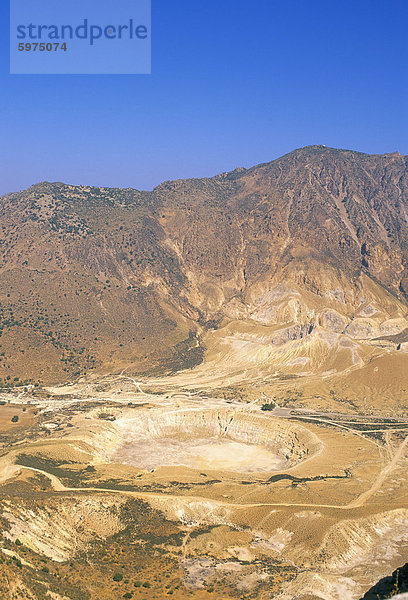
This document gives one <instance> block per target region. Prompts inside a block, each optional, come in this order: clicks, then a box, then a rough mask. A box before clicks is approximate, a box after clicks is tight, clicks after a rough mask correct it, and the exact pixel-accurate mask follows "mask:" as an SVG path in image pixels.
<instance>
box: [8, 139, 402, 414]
mask: <svg viewBox="0 0 408 600" xmlns="http://www.w3.org/2000/svg"><path fill="white" fill-rule="evenodd" d="M0 250H1V252H0V328H1V337H0V345H1V347H0V379H1V380H3V383H2V385H4V386H9V387H11V386H16V385H20V384H26V385H27V383H29V382H32V383H37V384H41V383H46V384H47V383H48V384H49V383H62V382H64V381H72V380H73V379H75V378H78V377H84V376H86V377H90V376H91V375H93V374H94V375H96V376H98V377H99V376H101V375H103V374H106V373H112V372H118V373H119V372H121V371H122V370H124V369H126V372H127V373H129V374H132V373H133V374H135V373H138V374H145V375H146V374H149V375H150V376H151V375H161V374H168V373H175V372H177V371H178V370H180V369H186V368H187V369H191V368H193V367H195V368H193V369H192V371H191V373H198V374H200V373H201V375H202V376H203V377H204V379H205V378H206V377H207V379H208V378H209V377H212V376H213V374H214V372H215V371H216V370H217V369H218V370H219V373H220V374H222V377H223V378H224V379H225V378H227V379H228V377H229V378H230V381H232V382H233V383H238V382H239V381H241V380H243V379H245V377H250V378H252V380H255V379H256V378H262V379H265V378H268V377H277V378H280V380H281V381H282V380H286V379H288V378H291V379H292V380H295V381H306V380H310V378H313V377H316V376H318V377H320V378H321V377H323V378H325V380H326V379H328V380H330V385H328V387H327V390H326V392H327V394H329V388H330V390H331V393H332V395H333V394H334V393H336V394H337V393H338V392H337V391H336V392H333V389H335V390H340V392H339V393H342V390H343V391H344V390H345V389H347V390H350V389H352V390H355V394H356V396H359V397H362V396H366V397H368V395H369V394H370V393H371V392H372V390H373V388H375V389H377V390H378V389H379V388H381V390H380V391H381V394H382V395H383V396H384V394H385V395H386V394H387V393H389V396H390V397H391V396H392V397H393V398H394V399H395V398H397V399H398V400H399V401H403V400H405V399H406V398H408V392H407V393H405V392H406V390H408V380H407V381H406V379H407V375H406V373H407V372H408V369H407V368H406V367H407V366H408V360H406V359H407V357H408V353H407V350H408V320H407V313H408V307H407V305H408V162H407V157H404V156H401V155H400V154H398V153H394V154H386V155H366V154H361V153H357V152H353V151H348V150H335V149H331V148H326V147H323V146H310V147H306V148H302V149H299V150H295V151H294V152H291V153H290V154H288V155H286V156H283V157H282V158H280V159H278V160H275V161H273V162H271V163H266V164H262V165H258V166H256V167H253V168H251V169H248V170H246V169H243V168H239V169H236V170H235V171H233V172H231V173H222V174H220V175H217V176H216V177H213V178H210V179H191V180H180V181H170V182H166V183H163V184H161V185H159V186H158V187H157V188H155V189H154V190H153V191H152V192H139V191H136V190H131V189H127V190H121V189H108V188H92V187H87V186H79V187H75V186H69V185H65V184H62V183H40V184H38V185H35V186H33V187H31V188H29V189H28V190H26V191H23V192H20V193H16V194H9V195H7V196H4V197H2V198H1V199H0ZM390 361H391V362H390ZM201 375H200V376H201ZM308 378H309V379H308ZM377 379H378V382H377V383H376V380H377ZM334 380H335V382H334V383H332V382H333V381H334ZM217 385H218V383H217ZM220 385H221V384H220ZM336 386H337V387H336ZM405 386H407V387H405ZM387 390H388V392H387ZM351 401H352V402H354V401H355V400H353V399H352V400H351Z"/></svg>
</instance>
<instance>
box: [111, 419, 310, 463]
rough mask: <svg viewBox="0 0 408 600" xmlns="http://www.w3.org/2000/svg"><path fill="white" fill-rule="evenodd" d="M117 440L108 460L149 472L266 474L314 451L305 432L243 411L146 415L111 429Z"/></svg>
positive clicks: (299, 459)
mask: <svg viewBox="0 0 408 600" xmlns="http://www.w3.org/2000/svg"><path fill="white" fill-rule="evenodd" d="M115 425H116V426H117V427H118V433H119V440H118V442H117V444H116V445H115V447H114V448H113V451H112V452H111V455H110V459H111V460H113V461H115V462H119V463H122V464H128V465H133V466H137V467H139V468H142V469H146V470H151V469H155V468H157V467H161V466H162V467H167V466H184V467H188V468H192V469H200V470H203V469H205V470H209V469H210V470H214V471H233V472H237V473H262V472H265V473H268V472H270V471H280V470H283V469H288V468H290V467H293V466H295V465H297V464H298V463H300V462H301V461H302V460H304V459H306V458H309V457H310V456H313V455H314V454H315V453H316V452H317V451H318V450H319V449H320V445H321V443H320V441H319V440H318V438H317V437H316V436H315V435H314V434H312V433H311V432H310V431H308V430H306V429H305V428H303V427H301V426H298V425H294V424H292V423H286V422H282V421H280V420H278V419H275V418H273V417H269V416H268V417H266V416H263V415H255V414H251V413H250V412H245V411H240V412H237V411H228V410H225V411H220V410H202V409H189V410H171V411H168V412H158V411H156V410H150V411H146V412H144V413H143V414H140V415H139V416H138V417H137V418H128V417H126V416H123V417H121V418H120V419H118V420H117V421H116V423H115Z"/></svg>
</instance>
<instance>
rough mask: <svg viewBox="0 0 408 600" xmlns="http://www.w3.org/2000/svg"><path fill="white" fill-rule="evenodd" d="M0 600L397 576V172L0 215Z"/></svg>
mask: <svg viewBox="0 0 408 600" xmlns="http://www.w3.org/2000/svg"><path fill="white" fill-rule="evenodd" d="M0 226H1V228H0V251H1V254H0V333H1V336H0V380H1V381H0V385H1V389H0V396H1V397H0V401H1V404H0V443H1V455H0V512H1V517H0V518H1V524H2V530H1V535H2V540H1V548H0V549H1V553H0V573H1V577H0V597H1V598H4V599H5V600H42V599H48V598H50V599H51V600H67V599H68V600H114V599H117V598H135V599H136V600H148V599H150V598H156V599H157V600H158V599H160V600H161V599H162V598H166V597H167V596H171V597H173V598H176V599H180V600H184V599H188V598H191V599H192V600H204V599H207V598H208V599H209V600H211V599H214V600H227V599H233V598H236V599H238V598H239V599H245V600H249V599H260V600H266V599H270V598H271V599H272V598H273V599H277V600H295V599H296V600H359V599H360V598H361V597H362V596H363V595H364V593H365V592H366V591H367V590H368V589H369V588H370V587H372V586H373V585H374V584H375V583H376V582H377V581H378V580H379V579H380V578H382V577H384V576H386V575H390V574H391V573H392V572H393V571H394V570H395V569H396V568H398V567H399V566H401V565H403V564H404V563H406V562H407V561H408V533H407V531H408V527H407V526H408V485H407V478H408V476H407V460H408V164H407V157H404V156H401V155H399V154H398V153H394V154H387V155H365V154H360V153H357V152H353V151H347V150H334V149H331V148H326V147H322V146H310V147H306V148H302V149H300V150H296V151H294V152H292V153H290V154H288V155H286V156H284V157H282V158H280V159H278V160H276V161H273V162H272V163H265V164H263V165H258V166H257V167H253V168H252V169H243V168H239V169H236V170H235V171H233V172H232V173H222V174H220V175H217V176H216V177H214V178H212V179H201V180H198V179H197V180H181V181H172V182H166V183H163V184H162V185H160V186H159V187H157V188H155V189H154V190H153V191H152V192H138V191H136V190H120V189H108V188H89V187H85V186H80V187H75V186H69V185H65V184H62V183H41V184H38V185H35V186H33V187H32V188H30V189H28V190H26V191H23V192H19V193H16V194H9V195H7V196H4V197H3V198H1V199H0Z"/></svg>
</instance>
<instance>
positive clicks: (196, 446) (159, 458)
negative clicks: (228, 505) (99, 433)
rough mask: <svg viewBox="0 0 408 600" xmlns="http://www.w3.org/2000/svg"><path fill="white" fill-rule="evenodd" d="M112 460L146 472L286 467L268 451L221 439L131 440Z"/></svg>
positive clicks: (251, 469)
mask: <svg viewBox="0 0 408 600" xmlns="http://www.w3.org/2000/svg"><path fill="white" fill-rule="evenodd" d="M112 460H114V461H115V462H120V463H122V464H127V465H133V466H137V467H139V468H141V469H146V470H151V469H155V468H157V467H160V466H184V467H190V468H193V469H200V470H205V469H211V470H222V471H235V472H242V473H253V472H268V471H276V470H281V469H283V468H284V466H285V464H286V461H285V460H284V459H283V458H282V457H279V456H277V455H276V454H274V453H273V452H272V451H270V450H268V449H267V448H263V447H262V446H255V445H252V444H245V443H242V442H236V441H233V440H230V439H223V438H221V437H220V438H201V439H188V440H177V439H172V438H164V439H160V438H159V439H154V438H153V439H142V440H132V441H130V442H128V443H125V444H124V445H122V446H121V447H120V448H118V449H117V451H116V452H115V453H114V455H113V456H112Z"/></svg>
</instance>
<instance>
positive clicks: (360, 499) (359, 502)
mask: <svg viewBox="0 0 408 600" xmlns="http://www.w3.org/2000/svg"><path fill="white" fill-rule="evenodd" d="M407 445H408V436H407V437H406V438H405V439H404V440H403V442H402V443H401V444H400V445H399V446H398V448H397V450H396V452H395V454H394V456H393V457H392V459H391V460H390V462H389V463H388V464H386V465H385V466H384V468H383V469H381V471H380V473H379V474H378V476H377V478H376V479H375V480H374V482H373V484H372V485H371V487H370V488H369V489H368V490H366V491H365V492H363V493H362V494H360V495H359V496H357V498H355V499H354V500H352V501H351V502H349V503H348V504H344V505H338V504H313V503H296V502H295V503H292V502H254V503H245V504H243V503H236V502H223V501H221V500H210V502H211V503H212V504H213V505H215V506H223V507H227V508H235V509H246V508H257V507H269V506H270V507H291V506H294V507H297V508H298V507H299V508H302V507H303V508H334V509H338V510H352V509H354V508H360V507H362V506H364V505H365V504H366V502H367V500H369V499H370V498H371V497H372V496H374V494H376V493H377V492H378V490H379V489H380V488H381V486H382V485H383V483H384V481H385V480H386V479H387V477H388V476H389V475H390V473H391V472H392V471H393V470H394V468H395V467H396V466H397V464H398V462H399V461H400V460H401V459H402V458H403V456H404V452H405V450H406V448H407ZM18 468H20V469H28V470H30V471H34V472H36V473H41V474H42V475H44V476H45V477H48V479H49V480H50V481H51V484H52V486H53V488H54V490H55V491H57V492H103V493H110V494H122V495H126V496H131V497H134V498H146V499H149V498H152V499H160V500H163V499H165V498H171V499H177V500H178V501H180V499H186V500H187V501H196V502H203V501H208V500H207V499H204V498H203V497H201V496H179V495H176V494H158V493H155V492H137V491H130V490H114V489H111V488H98V487H67V486H65V485H64V484H63V483H62V481H61V480H60V479H59V478H58V477H56V476H55V475H52V474H51V473H48V472H47V471H43V470H42V469H35V468H34V467H25V466H23V465H18Z"/></svg>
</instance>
